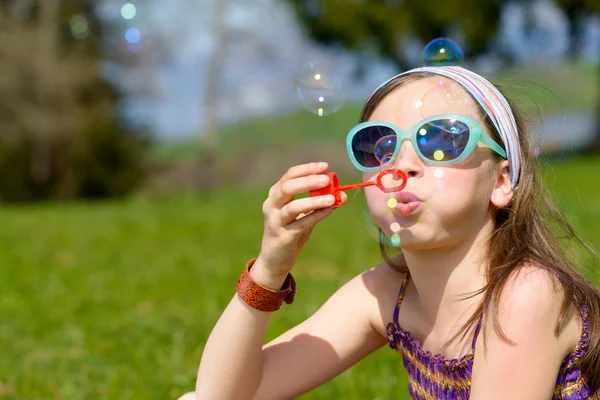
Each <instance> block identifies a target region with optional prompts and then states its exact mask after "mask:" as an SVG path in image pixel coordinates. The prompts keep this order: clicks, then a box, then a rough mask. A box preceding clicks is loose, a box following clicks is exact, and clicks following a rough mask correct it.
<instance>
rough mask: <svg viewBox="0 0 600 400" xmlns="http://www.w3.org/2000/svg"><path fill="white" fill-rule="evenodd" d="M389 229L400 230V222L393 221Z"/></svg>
mask: <svg viewBox="0 0 600 400" xmlns="http://www.w3.org/2000/svg"><path fill="white" fill-rule="evenodd" d="M390 229H391V230H392V232H398V231H399V230H400V224H399V223H397V222H394V223H392V225H390Z"/></svg>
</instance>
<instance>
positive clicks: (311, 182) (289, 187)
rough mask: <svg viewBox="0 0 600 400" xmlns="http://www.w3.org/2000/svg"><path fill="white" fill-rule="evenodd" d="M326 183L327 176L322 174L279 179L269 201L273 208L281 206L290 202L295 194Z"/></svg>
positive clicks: (327, 181)
mask: <svg viewBox="0 0 600 400" xmlns="http://www.w3.org/2000/svg"><path fill="white" fill-rule="evenodd" d="M327 185H329V177H328V176H327V175H323V174H318V175H309V176H301V177H298V178H292V179H289V180H285V181H280V182H279V183H278V184H277V185H276V186H275V189H274V190H273V193H272V194H271V202H272V204H273V206H274V207H275V208H282V207H284V206H285V205H286V204H288V203H289V202H291V201H292V200H293V199H294V196H295V195H297V194H301V193H306V192H308V191H310V190H314V189H321V188H324V187H326V186H327Z"/></svg>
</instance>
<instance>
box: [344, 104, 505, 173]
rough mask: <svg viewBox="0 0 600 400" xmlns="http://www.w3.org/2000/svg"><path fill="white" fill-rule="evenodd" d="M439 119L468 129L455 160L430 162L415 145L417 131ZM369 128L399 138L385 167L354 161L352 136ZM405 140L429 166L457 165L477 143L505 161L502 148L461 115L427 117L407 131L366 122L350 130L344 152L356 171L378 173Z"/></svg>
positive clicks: (477, 122)
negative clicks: (364, 165)
mask: <svg viewBox="0 0 600 400" xmlns="http://www.w3.org/2000/svg"><path fill="white" fill-rule="evenodd" d="M441 119H455V120H457V121H460V122H463V123H465V124H466V125H467V126H468V127H469V141H468V142H467V145H466V146H465V149H464V150H463V152H462V153H461V155H460V156H458V157H457V158H455V159H454V160H448V161H436V160H430V159H428V158H426V157H425V156H424V155H423V153H422V152H421V149H420V148H419V145H418V143H417V135H418V130H419V129H420V128H421V127H422V126H423V125H425V124H427V123H429V122H431V121H436V120H441ZM371 126H384V127H386V128H389V129H391V130H392V131H393V132H394V133H395V134H396V137H397V138H400V140H396V148H395V149H394V154H393V155H392V157H391V158H390V161H389V162H387V163H386V164H385V165H381V166H379V167H363V166H362V165H360V163H359V162H358V160H356V157H355V156H354V151H353V150H352V140H353V139H354V136H355V135H356V134H357V133H358V132H359V131H361V130H362V129H364V128H368V127H371ZM406 139H410V142H411V143H412V145H413V148H414V149H415V151H416V152H417V154H418V155H419V158H421V160H423V162H424V163H426V164H429V165H437V166H447V165H454V164H458V163H460V162H462V161H464V160H465V159H466V158H467V157H469V156H470V155H471V153H473V150H475V147H476V146H477V143H479V142H481V143H483V144H484V145H486V146H487V147H489V148H490V149H492V150H493V151H495V152H496V153H498V154H499V155H500V156H501V157H502V158H504V159H506V151H504V149H503V148H502V146H500V145H499V144H498V143H496V142H495V141H494V139H492V138H491V137H490V136H489V135H488V134H487V133H485V132H484V131H483V129H482V128H481V122H479V121H477V120H476V119H475V118H473V117H469V116H467V115H461V114H438V115H432V116H431V117H428V118H426V119H424V120H421V121H419V122H418V123H417V124H415V125H414V126H413V127H412V128H410V129H408V130H403V129H400V128H399V127H398V126H396V125H394V124H392V123H389V122H385V121H366V122H363V123H360V124H358V125H356V126H355V127H353V128H352V129H351V130H350V132H348V135H347V136H346V150H347V151H348V156H349V157H350V161H351V162H352V164H353V165H354V167H355V168H356V169H358V170H359V171H362V172H377V171H380V170H381V168H383V167H385V166H387V165H390V164H391V162H393V161H394V160H395V159H396V157H397V156H398V153H399V152H400V148H401V147H402V143H404V141H405V140H406Z"/></svg>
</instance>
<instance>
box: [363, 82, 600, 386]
mask: <svg viewBox="0 0 600 400" xmlns="http://www.w3.org/2000/svg"><path fill="white" fill-rule="evenodd" d="M428 76H430V75H426V74H424V73H422V72H415V73H412V74H406V75H403V76H400V77H398V78H396V79H393V80H391V81H389V82H388V83H387V84H386V85H385V86H383V87H381V88H380V89H379V90H378V91H377V92H376V93H375V94H374V95H373V96H372V97H371V98H370V99H369V100H368V101H367V103H366V104H365V105H364V107H363V109H362V111H361V114H360V122H365V121H367V120H368V119H369V118H370V116H371V114H372V113H373V111H374V110H375V108H376V107H377V105H378V104H379V103H380V102H381V100H382V99H383V98H384V97H385V96H387V95H388V94H389V93H390V92H392V91H394V90H395V89H397V88H399V87H401V86H403V85H405V84H407V83H410V82H413V81H416V80H419V79H424V78H426V77H428ZM465 93H467V94H468V92H467V91H466V90H465ZM505 97H506V96H505ZM474 103H475V104H477V102H476V101H474ZM509 105H510V107H511V109H512V110H513V114H514V118H515V121H516V123H517V129H518V131H519V145H520V147H521V174H520V178H519V188H518V190H517V191H516V193H515V195H514V197H513V199H512V200H511V202H510V204H509V205H507V206H506V207H503V208H496V207H494V206H493V205H492V204H491V203H490V208H489V212H490V217H491V218H492V219H493V221H494V229H493V231H492V234H491V235H490V237H489V243H488V246H487V247H488V251H487V254H486V258H485V262H486V264H487V272H486V276H487V284H486V286H484V287H483V288H482V289H481V290H479V291H476V292H475V293H474V294H471V295H469V296H467V297H466V298H471V297H474V296H477V295H479V294H481V293H483V299H482V300H481V303H480V304H479V305H478V307H477V309H476V310H475V312H474V313H473V315H472V316H471V318H470V319H469V320H468V321H467V322H466V323H465V324H464V325H463V326H462V327H461V329H460V330H459V331H458V332H457V333H456V334H455V335H454V336H453V337H452V338H451V339H450V340H449V341H448V342H447V343H446V344H445V345H444V348H446V347H447V346H448V345H450V343H452V342H453V341H454V340H456V339H457V338H459V337H460V338H462V339H464V338H465V337H466V336H467V335H468V333H469V332H470V331H471V330H472V329H473V328H474V325H475V324H476V323H477V321H478V320H479V318H480V317H481V316H482V315H483V313H484V311H485V304H488V303H489V302H490V301H491V302H492V305H493V307H492V310H493V315H492V318H493V325H494V329H495V331H496V332H497V333H498V335H499V336H500V337H501V338H502V340H504V341H506V342H507V343H511V344H514V343H513V342H512V341H511V340H510V339H509V338H508V337H507V336H506V335H505V333H504V332H503V330H502V327H501V326H500V322H499V318H498V311H497V310H498V304H499V301H500V296H501V294H502V291H503V289H504V287H505V285H506V283H507V282H508V280H509V279H510V278H511V277H512V276H513V275H514V274H515V273H517V272H518V271H519V269H520V268H522V267H524V266H525V265H527V264H528V263H532V264H534V265H539V266H541V267H543V268H545V269H546V270H548V271H549V272H550V273H552V274H553V276H554V277H555V278H556V280H555V282H559V284H560V285H562V288H563V293H564V297H563V299H562V304H561V310H560V314H559V317H558V320H557V321H556V325H555V327H554V334H555V335H557V336H558V334H559V331H560V326H561V324H562V323H563V322H564V321H565V319H566V318H567V315H568V311H569V308H570V306H571V305H572V304H573V305H574V306H575V307H576V308H577V309H578V310H579V311H580V312H581V310H582V308H583V307H584V306H587V307H588V310H589V312H588V318H589V322H590V324H589V345H588V349H587V352H586V354H585V356H584V357H583V358H582V359H581V360H580V367H581V371H582V374H583V376H584V378H585V380H586V383H587V384H588V385H589V387H590V388H591V389H592V390H594V391H595V390H597V389H598V388H600V291H599V290H598V288H596V287H595V286H594V285H593V284H592V283H591V282H590V281H589V280H587V279H586V278H585V276H584V274H583V273H582V272H580V271H579V269H578V268H576V267H575V263H574V262H573V261H572V260H570V259H569V257H568V256H567V255H566V252H565V251H564V249H562V248H561V246H560V245H559V244H560V242H559V240H558V238H559V237H560V238H561V239H567V240H575V241H576V242H577V243H578V244H581V245H583V247H585V248H586V249H587V250H589V251H590V252H591V254H593V255H594V256H595V257H596V260H598V256H597V254H596V253H595V252H594V250H593V249H592V248H591V247H590V246H589V245H587V244H586V243H585V242H584V241H583V240H582V239H581V237H580V236H579V235H578V234H577V233H576V232H575V231H574V230H573V228H572V227H571V225H570V224H569V223H568V221H567V219H566V218H565V216H564V214H563V213H562V211H561V210H560V208H559V207H558V205H557V203H556V202H555V200H554V199H553V197H552V196H551V194H550V192H549V190H548V189H547V187H546V185H545V184H544V182H543V180H542V175H541V173H540V168H539V162H538V159H537V158H536V156H535V154H534V146H533V141H532V138H531V136H530V133H529V129H528V126H527V124H526V123H525V121H524V119H523V117H522V116H521V114H520V112H519V111H518V110H517V108H516V107H515V105H514V104H512V102H510V100H509ZM479 113H480V115H481V118H482V121H483V127H484V128H485V129H486V131H487V132H489V133H490V135H491V137H492V138H493V139H494V140H495V141H496V142H497V143H502V139H501V137H500V135H499V133H498V131H497V130H496V128H495V127H494V125H493V124H492V123H491V121H490V119H489V117H488V116H487V115H486V113H485V111H484V110H483V109H482V108H481V107H479ZM493 154H494V157H495V158H496V159H497V160H498V161H499V160H500V156H498V155H497V154H495V153H493ZM553 229H556V230H558V231H562V233H563V234H562V235H560V236H558V232H557V234H556V235H555V233H554V232H553ZM379 235H380V240H379V249H380V252H381V255H382V257H383V258H384V260H385V261H386V263H387V264H388V265H389V266H390V267H391V268H393V269H395V270H397V271H398V272H401V273H406V272H408V271H407V269H406V267H404V266H401V265H398V264H396V263H394V261H393V260H392V258H391V257H390V256H389V255H388V253H387V250H386V247H387V246H386V244H385V240H382V239H383V238H385V234H384V233H383V231H382V230H381V229H379ZM484 329H486V328H485V327H484Z"/></svg>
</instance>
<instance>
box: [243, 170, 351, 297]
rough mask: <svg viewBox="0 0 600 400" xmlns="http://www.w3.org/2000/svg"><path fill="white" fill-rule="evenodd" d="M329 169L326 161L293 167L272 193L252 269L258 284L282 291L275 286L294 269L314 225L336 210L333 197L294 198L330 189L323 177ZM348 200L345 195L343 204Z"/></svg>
mask: <svg viewBox="0 0 600 400" xmlns="http://www.w3.org/2000/svg"><path fill="white" fill-rule="evenodd" d="M327 168H328V165H327V163H324V162H323V163H316V162H315V163H309V164H302V165H297V166H294V167H291V168H290V169H289V170H288V171H287V173H286V174H285V175H283V177H282V178H281V179H280V180H279V181H278V182H277V183H276V184H275V185H273V186H272V187H271V189H270V190H269V196H268V197H267V199H266V200H265V202H264V203H263V208H262V210H263V214H264V219H265V222H264V232H263V238H262V247H261V251H260V254H259V256H258V259H257V260H256V262H255V264H254V266H253V267H252V276H253V277H254V279H255V280H257V281H262V282H259V283H261V284H262V283H264V284H265V286H267V287H269V286H273V287H272V288H273V289H279V287H276V286H280V285H278V284H279V282H281V283H283V280H284V279H285V277H286V275H287V274H288V272H289V271H290V270H291V269H292V267H293V266H294V263H295V262H296V258H297V257H298V254H299V253H300V250H302V248H303V247H304V245H305V244H306V242H307V241H308V239H309V237H310V235H311V233H312V230H313V228H314V226H315V225H316V224H317V223H318V222H319V221H321V220H322V219H324V218H325V217H327V216H328V215H329V214H331V212H332V211H333V207H332V206H333V204H334V201H335V199H334V196H333V195H325V196H314V197H304V198H300V199H296V200H294V195H297V194H300V193H306V192H308V191H310V190H313V189H320V188H323V187H325V186H327V185H328V184H329V177H328V176H327V175H323V173H324V172H326V171H327ZM347 198H348V197H347V196H346V194H345V193H343V192H342V204H343V203H345V202H346V200H347ZM257 278H258V279H257ZM269 284H270V285H269Z"/></svg>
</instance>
